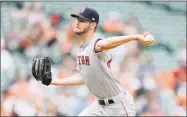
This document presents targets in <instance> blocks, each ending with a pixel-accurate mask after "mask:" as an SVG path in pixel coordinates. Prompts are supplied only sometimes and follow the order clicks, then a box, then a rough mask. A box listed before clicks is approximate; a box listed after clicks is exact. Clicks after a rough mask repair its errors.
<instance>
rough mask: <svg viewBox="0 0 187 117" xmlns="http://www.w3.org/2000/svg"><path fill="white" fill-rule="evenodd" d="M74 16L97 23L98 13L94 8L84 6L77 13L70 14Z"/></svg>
mask: <svg viewBox="0 0 187 117" xmlns="http://www.w3.org/2000/svg"><path fill="white" fill-rule="evenodd" d="M71 16H72V17H74V18H81V19H84V20H87V21H90V22H96V23H97V24H98V23H99V13H98V12H97V11H96V10H94V9H93V8H87V7H85V8H84V9H82V10H81V11H80V13H78V14H71Z"/></svg>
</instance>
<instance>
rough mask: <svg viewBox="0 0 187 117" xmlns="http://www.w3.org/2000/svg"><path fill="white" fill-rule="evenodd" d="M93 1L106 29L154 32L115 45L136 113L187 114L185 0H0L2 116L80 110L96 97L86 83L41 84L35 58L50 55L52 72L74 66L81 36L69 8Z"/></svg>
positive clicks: (59, 74)
mask: <svg viewBox="0 0 187 117" xmlns="http://www.w3.org/2000/svg"><path fill="white" fill-rule="evenodd" d="M85 6H87V7H93V8H95V9H97V10H98V12H99V14H100V23H99V27H98V30H97V34H98V35H100V36H102V37H109V36H116V35H130V34H141V33H143V32H146V31H148V32H150V33H152V34H154V36H155V38H156V41H155V44H154V45H153V46H152V47H145V46H142V45H140V44H138V43H137V42H130V43H128V44H125V45H122V46H120V47H118V48H115V49H114V50H110V51H109V52H110V53H111V56H112V57H113V58H114V59H113V61H112V69H113V71H114V72H115V73H116V74H117V76H118V77H119V79H120V81H121V83H122V85H123V87H124V88H125V90H127V91H129V92H130V93H131V94H132V95H133V97H134V99H135V103H136V110H137V116H143V115H152V116H154V115H155V116H156V115H157V116H161V115H170V116H174V115H179V116H184V115H186V2H1V116H5V115H9V116H23V115H30V116H33V115H34V116H40V115H46V116H68V115H70V116H71V115H75V116H76V115H78V113H79V112H80V111H81V110H83V109H84V108H85V107H86V106H87V105H89V104H90V103H91V102H92V101H93V99H94V97H93V95H92V94H90V93H89V91H88V89H87V88H86V87H85V86H59V87H55V86H48V87H47V86H44V85H42V84H41V83H39V82H36V81H35V79H34V78H33V77H32V75H31V63H32V60H33V58H35V57H40V56H49V57H51V58H52V59H53V60H54V62H55V64H54V65H53V68H52V70H53V76H54V77H55V78H64V77H66V76H70V75H72V74H73V73H74V72H76V69H75V68H76V62H75V58H76V53H77V50H78V49H79V43H80V42H79V40H77V39H76V36H75V35H74V34H73V33H72V25H73V19H72V18H71V17H70V13H73V12H77V11H79V10H80V9H82V8H83V7H85Z"/></svg>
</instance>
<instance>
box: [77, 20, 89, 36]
mask: <svg viewBox="0 0 187 117" xmlns="http://www.w3.org/2000/svg"><path fill="white" fill-rule="evenodd" d="M89 29H90V22H89V21H86V20H84V19H81V18H76V21H75V27H74V33H75V34H77V35H82V34H85V33H87V32H88V31H89Z"/></svg>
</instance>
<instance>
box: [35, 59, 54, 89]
mask: <svg viewBox="0 0 187 117" xmlns="http://www.w3.org/2000/svg"><path fill="white" fill-rule="evenodd" d="M52 62H53V60H52V59H51V58H49V57H40V58H36V59H34V60H33V64H32V75H33V76H34V78H35V79H36V80H37V81H41V82H42V83H43V84H44V85H47V86H48V85H49V84H51V81H52V73H51V64H52Z"/></svg>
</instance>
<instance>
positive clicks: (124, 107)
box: [121, 101, 128, 117]
mask: <svg viewBox="0 0 187 117" xmlns="http://www.w3.org/2000/svg"><path fill="white" fill-rule="evenodd" d="M121 104H122V106H123V109H124V111H125V112H126V114H127V111H126V109H125V106H124V104H123V102H122V101H121ZM127 117H128V114H127Z"/></svg>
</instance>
